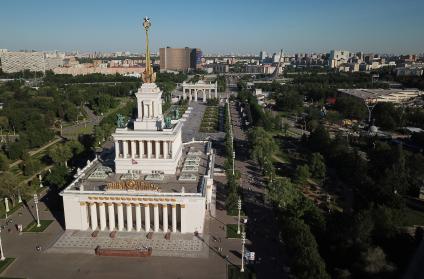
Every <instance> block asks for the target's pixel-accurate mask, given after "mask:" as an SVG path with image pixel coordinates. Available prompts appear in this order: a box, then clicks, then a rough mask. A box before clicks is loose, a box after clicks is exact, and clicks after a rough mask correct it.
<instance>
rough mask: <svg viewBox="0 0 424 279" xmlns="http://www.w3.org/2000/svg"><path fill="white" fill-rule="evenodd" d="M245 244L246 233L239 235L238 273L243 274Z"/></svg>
mask: <svg viewBox="0 0 424 279" xmlns="http://www.w3.org/2000/svg"><path fill="white" fill-rule="evenodd" d="M245 244H246V233H245V232H242V233H241V268H240V272H244V245H245Z"/></svg>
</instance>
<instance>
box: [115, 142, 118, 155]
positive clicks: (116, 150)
mask: <svg viewBox="0 0 424 279" xmlns="http://www.w3.org/2000/svg"><path fill="white" fill-rule="evenodd" d="M115 158H119V141H115Z"/></svg>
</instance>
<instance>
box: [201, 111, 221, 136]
mask: <svg viewBox="0 0 424 279" xmlns="http://www.w3.org/2000/svg"><path fill="white" fill-rule="evenodd" d="M218 126H219V107H218V106H210V107H207V108H206V110H205V113H204V114H203V118H202V123H201V124H200V132H203V133H215V132H217V131H218Z"/></svg>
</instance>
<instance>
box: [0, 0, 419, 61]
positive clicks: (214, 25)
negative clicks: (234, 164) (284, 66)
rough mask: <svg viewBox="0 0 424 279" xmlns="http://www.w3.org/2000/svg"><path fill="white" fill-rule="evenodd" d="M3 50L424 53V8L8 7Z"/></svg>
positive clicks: (200, 2) (302, 4)
mask: <svg viewBox="0 0 424 279" xmlns="http://www.w3.org/2000/svg"><path fill="white" fill-rule="evenodd" d="M0 9H1V12H0V15H1V16H0V48H7V49H11V50H18V49H35V50H66V51H70V50H80V51H96V50H97V51H117V50H130V51H143V50H144V34H143V32H142V29H141V22H142V18H143V17H144V16H146V15H147V16H149V17H151V19H152V28H151V42H152V49H154V50H157V49H158V48H159V47H164V46H173V47H184V46H189V47H199V48H201V49H202V50H203V52H205V53H217V52H219V53H230V52H233V53H257V52H259V50H261V49H264V50H267V51H269V52H276V51H278V49H280V48H283V49H284V50H285V51H286V52H290V53H294V52H309V51H317V52H321V51H328V50H330V49H347V50H352V51H356V50H363V51H365V52H366V51H370V52H379V53H422V52H424V29H423V27H424V15H423V12H424V0H355V1H353V0H350V1H345V0H309V1H308V0H296V1H288V0H287V1H286V0H275V1H271V0H262V1H260V0H256V1H254V0H225V1H222V0H209V1H207V0H187V1H182V0H180V1H177V0H174V1H165V0H151V1H144V0H138V1H130V0H122V1H108V0H103V1H101V0H91V1H90V0H85V1H83V0H73V1H69V0H68V1H65V0H63V1H61V0H56V1H52V0H33V1H30V0H14V1H2V3H1V8H0Z"/></svg>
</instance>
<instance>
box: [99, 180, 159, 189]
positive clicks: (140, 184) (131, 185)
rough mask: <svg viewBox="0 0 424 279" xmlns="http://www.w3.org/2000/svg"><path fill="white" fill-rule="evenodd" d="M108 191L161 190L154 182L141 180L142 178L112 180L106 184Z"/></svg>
mask: <svg viewBox="0 0 424 279" xmlns="http://www.w3.org/2000/svg"><path fill="white" fill-rule="evenodd" d="M106 190H107V191H116V190H126V191H155V192H160V189H159V187H158V186H156V185H155V184H153V183H150V182H145V181H140V180H128V181H119V182H110V183H108V184H107V185H106Z"/></svg>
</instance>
